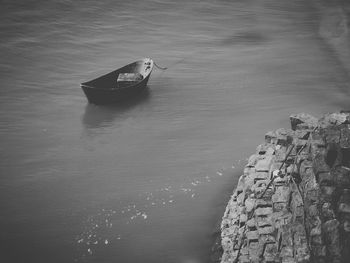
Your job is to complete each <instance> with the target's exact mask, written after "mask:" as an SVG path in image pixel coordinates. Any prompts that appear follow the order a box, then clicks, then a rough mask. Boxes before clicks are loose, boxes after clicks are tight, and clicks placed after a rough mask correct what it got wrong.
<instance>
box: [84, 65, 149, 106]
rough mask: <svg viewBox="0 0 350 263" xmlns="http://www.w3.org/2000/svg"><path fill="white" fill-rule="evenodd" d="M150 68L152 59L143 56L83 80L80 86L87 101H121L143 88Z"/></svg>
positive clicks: (100, 102)
mask: <svg viewBox="0 0 350 263" xmlns="http://www.w3.org/2000/svg"><path fill="white" fill-rule="evenodd" d="M152 69H153V60H152V59H150V58H144V59H142V60H138V61H135V62H133V63H131V64H128V65H126V66H124V67H122V68H119V69H117V70H114V71H112V72H110V73H107V74H105V75H103V76H100V77H98V78H96V79H93V80H90V81H87V82H84V83H82V84H81V88H82V90H83V91H84V93H85V96H86V98H87V99H88V101H89V103H93V104H111V103H116V102H122V101H125V100H128V99H129V98H132V97H135V96H137V94H138V93H142V91H143V90H145V88H146V87H147V83H148V79H149V77H150V76H151V72H152Z"/></svg>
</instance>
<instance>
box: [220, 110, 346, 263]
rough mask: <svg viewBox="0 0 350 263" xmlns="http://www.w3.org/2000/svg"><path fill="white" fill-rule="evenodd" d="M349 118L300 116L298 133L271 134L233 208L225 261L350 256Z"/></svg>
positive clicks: (294, 122)
mask: <svg viewBox="0 0 350 263" xmlns="http://www.w3.org/2000/svg"><path fill="white" fill-rule="evenodd" d="M349 116H350V112H349V113H348V112H342V113H335V114H327V115H325V116H324V117H323V118H321V119H320V120H317V119H316V118H314V117H313V116H311V115H308V114H304V113H302V114H297V115H292V116H291V118H290V119H291V126H292V130H293V131H291V130H287V129H278V130H276V131H271V132H268V133H266V134H265V143H263V144H261V145H259V146H258V147H257V149H256V153H255V154H254V155H252V156H251V157H250V158H249V160H248V164H247V165H246V167H245V168H244V171H243V175H242V176H241V178H240V180H239V183H238V185H237V188H236V190H235V191H234V193H233V195H232V196H231V199H230V201H229V203H228V206H227V208H226V210H225V213H224V217H223V219H222V223H221V237H222V241H221V243H222V250H223V253H222V258H221V263H228V262H240V263H241V262H321V263H326V262H340V261H341V260H343V262H346V260H348V258H349V257H350V253H349V249H347V248H348V247H349V245H350V190H349V189H350V117H349ZM291 145H293V146H294V148H293V150H292V151H291V152H290V155H289V156H288V158H287V160H286V157H287V153H288V151H289V149H292V147H291ZM276 171H277V172H276ZM272 177H273V178H274V179H273V182H272V183H271V184H269V183H270V182H271V178H272ZM267 185H269V188H268V189H267V188H266V187H267ZM262 193H264V195H263V196H262Z"/></svg>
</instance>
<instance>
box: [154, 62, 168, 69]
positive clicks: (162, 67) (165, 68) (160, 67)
mask: <svg viewBox="0 0 350 263" xmlns="http://www.w3.org/2000/svg"><path fill="white" fill-rule="evenodd" d="M153 63H154V65H155V66H156V67H157V68H159V69H161V70H167V69H168V68H166V67H164V68H163V67H160V66H159V65H157V63H156V62H154V61H153Z"/></svg>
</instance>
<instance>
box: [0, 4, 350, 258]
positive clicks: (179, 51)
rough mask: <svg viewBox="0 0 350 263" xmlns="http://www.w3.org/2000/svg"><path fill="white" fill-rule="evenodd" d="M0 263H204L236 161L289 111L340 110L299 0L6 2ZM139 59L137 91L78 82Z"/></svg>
mask: <svg viewBox="0 0 350 263" xmlns="http://www.w3.org/2000/svg"><path fill="white" fill-rule="evenodd" d="M0 13H1V16H0V29H1V30H0V37H1V43H0V76H1V84H2V85H1V89H0V108H1V111H0V136H1V137H0V138H1V151H0V172H1V177H0V200H1V201H0V211H1V212H0V226H1V231H0V232H1V235H0V239H1V246H0V251H1V252H0V260H1V262H11V263H12V262H16V263H17V262H61V263H62V262H98V263H102V262H106V263H107V262H108V263H109V262H184V263H196V262H210V256H211V251H210V250H211V246H212V244H213V231H214V228H215V224H216V222H217V221H218V220H220V218H221V215H222V214H223V211H224V207H225V205H226V201H227V200H228V197H229V195H230V193H231V191H232V190H233V188H234V186H235V181H236V180H237V178H238V176H239V175H240V174H241V172H242V167H243V165H244V163H245V162H246V158H247V157H249V155H250V154H251V153H253V152H254V151H255V148H256V146H257V145H258V144H259V143H261V142H262V141H263V138H264V134H265V133H266V132H267V131H269V130H272V129H277V128H280V127H285V128H288V127H289V122H288V117H289V115H290V114H293V113H299V112H308V113H311V114H314V115H315V116H320V115H322V114H323V113H326V112H330V111H338V110H341V109H346V108H349V105H350V103H349V97H350V96H349V79H350V78H349V73H348V71H347V69H346V67H344V65H346V63H347V62H348V61H346V60H344V59H340V53H339V52H338V53H337V52H334V50H333V49H332V46H330V45H329V43H328V42H327V41H325V40H324V39H323V38H322V36H320V30H319V29H320V19H322V16H320V12H319V10H318V9H317V8H316V7H315V6H314V5H312V3H311V2H310V1H306V0H295V1H290V0H266V1H260V0H248V1H224V0H221V1H220V0H216V1H215V0H214V1H209V0H204V1H195V0H193V1H187V0H186V1H185V0H181V1H171V0H163V1H158V0H143V1H136V0H135V1H112V0H102V1H90V0H89V1H87V0H85V1H81V0H76V1H71V0H66V1H58V0H57V1H54V0H46V1H2V7H1V11H0ZM142 57H151V58H153V59H154V60H155V61H156V63H158V64H159V65H161V66H168V67H169V69H168V70H167V71H165V72H162V71H161V70H156V69H155V70H154V72H153V73H152V76H151V79H150V81H149V89H148V90H147V92H146V93H145V94H143V95H142V96H140V97H139V98H137V99H135V100H132V101H130V102H128V103H124V104H123V105H116V106H108V107H105V106H94V105H90V104H88V103H87V100H86V98H85V96H84V94H83V92H82V91H81V90H80V83H81V82H83V81H86V80H89V79H92V78H95V77H97V76H99V75H101V74H104V73H107V72H109V71H111V70H113V69H115V68H118V67H120V66H123V65H125V64H128V63H130V62H132V61H134V60H137V59H139V58H142Z"/></svg>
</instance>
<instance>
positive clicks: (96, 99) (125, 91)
mask: <svg viewBox="0 0 350 263" xmlns="http://www.w3.org/2000/svg"><path fill="white" fill-rule="evenodd" d="M149 77H150V75H148V76H147V77H146V78H145V79H143V80H142V81H141V82H139V83H137V84H135V85H132V86H129V87H125V88H118V89H98V88H93V87H89V86H84V85H82V86H81V88H82V89H83V91H84V93H85V95H86V98H87V99H88V101H89V103H92V104H97V105H100V104H111V103H115V102H120V101H125V100H127V99H129V98H131V97H135V96H137V94H139V93H140V92H142V91H144V90H145V89H146V87H147V82H148V79H149Z"/></svg>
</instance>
